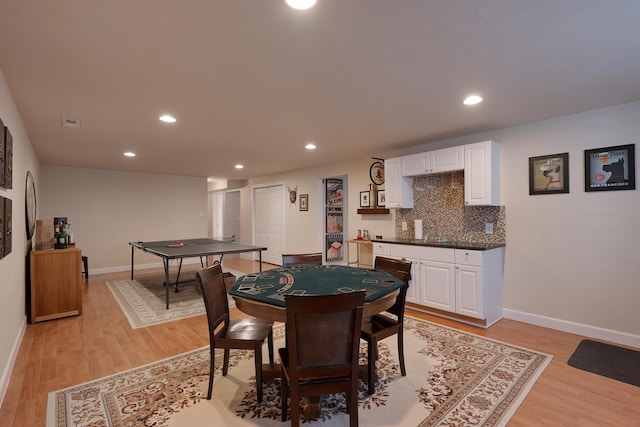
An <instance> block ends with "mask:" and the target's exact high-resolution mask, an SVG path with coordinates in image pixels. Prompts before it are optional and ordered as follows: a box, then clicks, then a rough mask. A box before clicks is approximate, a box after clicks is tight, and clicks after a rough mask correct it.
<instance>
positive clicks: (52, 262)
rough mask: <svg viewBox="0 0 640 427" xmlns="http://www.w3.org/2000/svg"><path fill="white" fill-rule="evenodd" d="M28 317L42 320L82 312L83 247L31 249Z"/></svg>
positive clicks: (33, 320) (31, 319)
mask: <svg viewBox="0 0 640 427" xmlns="http://www.w3.org/2000/svg"><path fill="white" fill-rule="evenodd" d="M30 263H31V284H30V288H29V289H30V299H31V307H30V308H31V310H30V313H29V320H30V321H31V322H42V321H45V320H52V319H58V318H61V317H67V316H77V315H80V314H82V265H81V263H82V251H81V250H80V249H79V248H69V249H45V250H39V251H31V253H30Z"/></svg>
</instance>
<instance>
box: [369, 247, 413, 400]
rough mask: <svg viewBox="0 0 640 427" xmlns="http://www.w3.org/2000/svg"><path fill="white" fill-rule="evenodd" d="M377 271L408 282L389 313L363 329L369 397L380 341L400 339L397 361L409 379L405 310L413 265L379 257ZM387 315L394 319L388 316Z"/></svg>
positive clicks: (374, 318) (373, 317)
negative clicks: (393, 338) (405, 343)
mask: <svg viewBox="0 0 640 427" xmlns="http://www.w3.org/2000/svg"><path fill="white" fill-rule="evenodd" d="M374 268H375V269H379V270H384V271H386V272H387V273H390V274H391V275H393V276H394V277H396V278H397V279H400V280H402V281H403V282H405V284H404V286H402V287H401V288H400V292H399V293H398V296H397V297H396V301H395V303H394V304H393V306H391V307H390V308H388V309H387V310H386V311H384V312H382V313H379V314H376V315H374V316H372V318H371V323H368V322H367V323H366V324H363V325H362V331H361V333H360V338H362V339H363V340H365V341H367V350H368V352H367V354H368V356H367V364H368V366H367V381H368V391H369V394H373V393H374V391H375V369H376V360H377V359H378V341H380V340H383V339H385V338H388V337H390V336H392V335H397V336H398V359H399V362H400V373H401V374H402V376H403V377H404V376H406V375H407V370H406V368H405V365H404V337H403V331H404V328H403V324H404V306H405V301H406V299H407V289H408V288H409V280H411V261H405V260H400V259H393V258H387V257H381V256H377V257H376V260H375V262H374ZM385 313H390V314H392V315H393V317H392V316H388V315H386V314H385Z"/></svg>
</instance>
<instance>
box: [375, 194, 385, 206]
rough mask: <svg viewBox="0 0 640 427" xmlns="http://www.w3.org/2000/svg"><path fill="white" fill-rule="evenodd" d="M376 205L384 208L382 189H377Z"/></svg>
mask: <svg viewBox="0 0 640 427" xmlns="http://www.w3.org/2000/svg"><path fill="white" fill-rule="evenodd" d="M377 199H378V207H379V208H384V204H385V194H384V190H378V197H377Z"/></svg>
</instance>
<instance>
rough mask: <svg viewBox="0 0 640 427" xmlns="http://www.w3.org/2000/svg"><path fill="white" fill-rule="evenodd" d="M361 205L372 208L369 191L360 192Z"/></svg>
mask: <svg viewBox="0 0 640 427" xmlns="http://www.w3.org/2000/svg"><path fill="white" fill-rule="evenodd" d="M360 207H361V208H370V207H371V198H370V197H369V192H368V191H361V192H360Z"/></svg>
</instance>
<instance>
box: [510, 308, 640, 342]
mask: <svg viewBox="0 0 640 427" xmlns="http://www.w3.org/2000/svg"><path fill="white" fill-rule="evenodd" d="M504 317H505V318H506V319H511V320H517V321H519V322H524V323H530V324H532V325H536V326H542V327H545V328H551V329H557V330H559V331H563V332H568V333H571V334H576V335H584V336H586V337H589V338H597V339H601V340H604V341H609V342H614V343H617V344H622V345H626V346H630V347H636V348H640V335H633V334H629V333H626V332H620V331H614V330H611V329H605V328H600V327H597V326H591V325H585V324H582V323H575V322H570V321H567V320H561V319H554V318H552V317H546V316H540V315H537V314H531V313H525V312H523V311H518V310H510V309H507V308H505V309H504Z"/></svg>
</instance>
